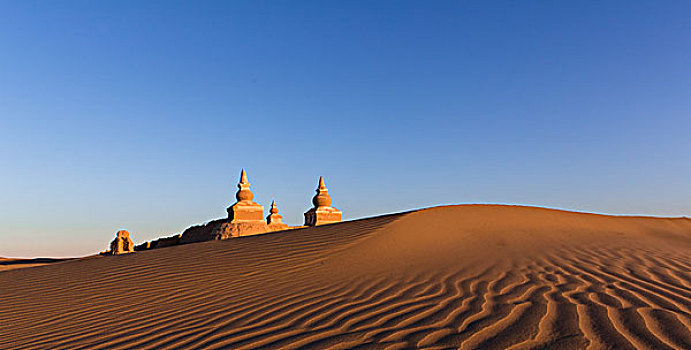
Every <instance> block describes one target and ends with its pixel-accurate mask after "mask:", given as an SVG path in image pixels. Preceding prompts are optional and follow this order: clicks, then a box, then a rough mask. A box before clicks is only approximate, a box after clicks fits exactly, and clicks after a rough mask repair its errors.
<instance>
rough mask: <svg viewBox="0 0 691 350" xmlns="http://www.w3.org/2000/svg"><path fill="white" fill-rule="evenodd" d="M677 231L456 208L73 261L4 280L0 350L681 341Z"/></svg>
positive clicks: (688, 334) (685, 338)
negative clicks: (440, 219) (439, 242)
mask: <svg viewBox="0 0 691 350" xmlns="http://www.w3.org/2000/svg"><path fill="white" fill-rule="evenodd" d="M497 208H499V209H497ZM517 211H518V212H517ZM483 215H484V216H483ZM514 216H517V217H521V218H523V219H521V220H519V221H512V222H510V223H506V226H507V227H510V229H505V228H504V226H502V225H504V224H501V225H500V224H491V223H492V222H498V221H497V220H499V221H501V220H510V219H509V218H513V217H514ZM439 217H441V218H442V223H440V224H435V225H432V227H430V228H428V229H423V228H424V227H428V226H429V225H427V224H426V223H429V222H431V221H434V222H437V221H438V220H439ZM451 217H453V218H458V219H453V220H452V219H449V218H451ZM526 217H527V218H526ZM444 218H447V219H448V220H446V221H447V222H451V223H448V224H444V223H443V221H444ZM435 220H436V221H435ZM472 220H475V221H472ZM477 220H486V222H485V223H484V224H477V222H476V221H477ZM511 220H513V219H511ZM545 220H546V221H545ZM570 220H573V222H571V221H570ZM656 220H659V221H656ZM675 220H676V221H675ZM471 221H472V222H471ZM545 222H547V224H545ZM488 223H489V224H488ZM444 225H447V226H448V227H447V226H444ZM464 225H465V226H464ZM475 225H480V226H481V228H477V227H476V226H475ZM492 225H495V226H496V225H499V226H497V227H494V226H492ZM495 229H496V230H495ZM427 230H430V231H427ZM478 230H484V231H482V232H481V233H482V236H481V238H474V237H476V236H474V235H475V234H476V233H477V232H478ZM586 231H587V233H582V232H586ZM521 232H524V233H521ZM525 232H527V233H525ZM622 234H623V235H622ZM517 235H523V238H520V239H518V238H516V236H517ZM567 237H568V238H567ZM593 237H596V238H593ZM471 240H472V241H471ZM688 240H691V223H689V222H688V220H684V219H645V218H621V217H617V218H614V217H602V216H594V215H593V216H588V215H585V214H574V213H567V212H558V211H546V210H544V209H534V208H515V207H505V208H502V207H498V206H475V207H466V206H460V207H451V208H441V209H433V210H427V211H421V212H414V213H412V214H400V215H391V216H385V217H378V218H372V219H366V220H359V221H353V222H348V223H342V224H338V225H331V226H325V227H319V228H312V229H304V230H294V231H290V232H289V233H285V234H275V235H267V236H257V237H249V238H246V239H236V240H230V241H221V242H206V243H199V244H191V245H185V246H178V247H170V248H164V249H159V250H152V251H146V252H141V253H136V254H131V255H125V256H113V257H93V258H87V259H80V260H75V261H68V262H64V263H58V264H55V265H51V266H43V267H36V268H29V269H21V270H12V271H7V272H2V273H0V281H1V282H2V285H3V289H2V290H1V291H0V296H1V297H2V300H3V303H2V304H0V348H2V349H255V348H265V349H409V348H425V349H537V348H540V349H546V348H554V349H691V250H690V248H689V247H690V246H689V243H688ZM430 241H435V242H437V243H429V242H430ZM438 241H442V242H443V243H444V244H442V245H440V244H438ZM684 241H686V243H684ZM478 242H479V243H478ZM411 245H412V246H411ZM531 247H532V248H531ZM411 252H413V253H411ZM418 253H419V254H418ZM406 257H408V258H407V259H406Z"/></svg>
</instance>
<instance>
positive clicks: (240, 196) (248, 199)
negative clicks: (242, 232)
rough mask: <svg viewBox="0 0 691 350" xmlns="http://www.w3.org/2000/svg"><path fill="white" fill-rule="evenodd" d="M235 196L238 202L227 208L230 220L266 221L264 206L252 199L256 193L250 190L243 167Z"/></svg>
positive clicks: (231, 221) (246, 221)
mask: <svg viewBox="0 0 691 350" xmlns="http://www.w3.org/2000/svg"><path fill="white" fill-rule="evenodd" d="M235 198H236V199H237V202H235V204H233V205H231V206H230V207H228V209H227V211H228V220H229V222H230V223H231V224H235V223H259V222H264V207H262V206H261V205H259V204H258V203H255V202H253V201H252V199H254V194H253V193H252V191H251V190H250V182H249V180H248V179H247V173H246V172H245V169H242V172H241V173H240V183H238V192H237V193H236V194H235Z"/></svg>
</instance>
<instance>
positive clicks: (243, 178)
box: [240, 168, 250, 184]
mask: <svg viewBox="0 0 691 350" xmlns="http://www.w3.org/2000/svg"><path fill="white" fill-rule="evenodd" d="M249 182H250V181H249V180H248V179H247V172H245V168H242V172H241V173H240V183H241V184H249Z"/></svg>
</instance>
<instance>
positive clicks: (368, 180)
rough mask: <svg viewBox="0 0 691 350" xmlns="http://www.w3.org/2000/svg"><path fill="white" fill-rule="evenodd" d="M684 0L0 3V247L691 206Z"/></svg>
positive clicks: (687, 8) (17, 252)
mask: <svg viewBox="0 0 691 350" xmlns="http://www.w3.org/2000/svg"><path fill="white" fill-rule="evenodd" d="M689 18H691V2H688V1H662V2H651V1H607V2H595V1H571V2H564V1H558V2H548V1H519V2H509V1H493V2H487V1H433V2H425V1H348V2H324V1H243V2H240V1H236V2H228V1H146V2H144V1H61V2H49V1H2V2H0V164H2V168H1V169H2V171H0V184H1V185H0V186H1V187H0V188H2V191H1V193H0V256H4V257H35V256H55V257H61V256H83V255H88V254H93V253H96V252H98V251H101V250H104V249H106V247H107V244H108V242H109V241H110V240H112V238H113V237H114V235H115V232H116V231H117V230H119V229H127V230H129V231H130V232H131V234H132V237H133V239H134V240H135V242H136V243H140V242H143V241H146V240H151V239H155V238H157V237H161V236H168V235H172V234H175V233H179V232H181V231H182V230H184V229H185V228H186V227H189V226H191V225H194V224H198V223H202V222H205V221H208V220H211V219H215V218H220V217H223V216H225V215H226V212H225V208H226V207H227V206H229V205H230V204H232V203H233V201H234V194H235V191H236V184H237V181H238V176H239V173H240V169H241V168H242V167H245V168H246V169H247V171H248V175H249V179H250V182H251V183H252V189H253V191H254V194H255V200H256V201H258V202H259V203H260V204H262V205H264V206H265V209H266V210H267V211H268V206H269V204H270V202H271V199H273V198H275V199H276V201H277V203H278V206H279V208H280V210H281V214H282V215H283V216H284V221H286V222H287V223H289V224H293V225H296V224H301V223H302V213H303V212H304V211H306V210H307V209H308V208H309V206H310V201H311V198H312V196H313V194H314V189H315V187H316V185H317V180H318V177H319V175H324V176H325V179H326V184H327V187H329V189H330V191H329V192H330V194H331V195H332V196H333V205H334V206H336V207H338V208H339V209H341V210H343V214H344V219H353V218H360V217H366V216H372V215H378V214H383V213H391V212H398V211H403V210H408V209H413V208H419V207H426V206H433V205H439V204H452V203H512V204H524V205H538V206H546V207H557V208H566V209H572V210H578V211H588V212H600V213H612V214H647V215H662V216H691V21H689Z"/></svg>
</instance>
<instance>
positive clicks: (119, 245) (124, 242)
mask: <svg viewBox="0 0 691 350" xmlns="http://www.w3.org/2000/svg"><path fill="white" fill-rule="evenodd" d="M133 252H134V242H132V239H130V233H129V232H127V231H125V230H120V231H118V232H117V233H116V234H115V239H114V240H113V241H112V242H110V250H109V251H108V252H107V253H109V254H113V255H115V254H125V253H133Z"/></svg>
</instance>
